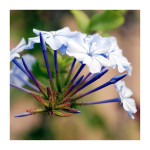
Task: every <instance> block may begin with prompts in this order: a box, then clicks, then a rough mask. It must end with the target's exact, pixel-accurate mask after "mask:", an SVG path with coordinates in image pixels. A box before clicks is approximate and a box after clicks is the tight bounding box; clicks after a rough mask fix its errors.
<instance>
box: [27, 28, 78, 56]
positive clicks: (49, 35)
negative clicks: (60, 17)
mask: <svg viewBox="0 0 150 150" xmlns="http://www.w3.org/2000/svg"><path fill="white" fill-rule="evenodd" d="M33 32H34V33H35V34H36V35H38V36H37V37H33V38H29V39H28V43H29V45H30V46H32V47H33V45H34V43H40V38H39V34H40V32H41V33H42V35H43V38H44V40H45V42H46V43H47V44H48V45H49V46H50V47H51V48H52V49H53V50H58V49H59V50H60V52H61V53H62V54H65V53H66V47H67V45H68V40H69V38H72V37H74V36H75V35H77V34H78V33H79V32H77V31H74V32H71V31H70V29H69V28H68V27H65V28H63V29H60V30H57V31H49V32H48V31H40V30H37V29H33Z"/></svg>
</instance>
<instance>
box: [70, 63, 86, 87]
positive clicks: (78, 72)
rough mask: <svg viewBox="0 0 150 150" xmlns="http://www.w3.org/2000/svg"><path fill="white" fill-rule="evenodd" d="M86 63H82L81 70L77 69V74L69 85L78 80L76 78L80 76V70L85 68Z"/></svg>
mask: <svg viewBox="0 0 150 150" xmlns="http://www.w3.org/2000/svg"><path fill="white" fill-rule="evenodd" d="M84 66H85V64H82V65H81V66H80V68H79V70H78V71H77V73H76V74H75V76H74V77H73V79H72V80H71V81H70V84H69V86H71V85H72V84H73V82H74V81H75V80H76V78H77V77H78V75H79V74H80V72H81V71H82V69H83V68H84Z"/></svg>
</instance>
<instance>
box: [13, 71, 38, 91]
mask: <svg viewBox="0 0 150 150" xmlns="http://www.w3.org/2000/svg"><path fill="white" fill-rule="evenodd" d="M15 76H16V77H17V78H18V79H19V80H20V81H22V82H23V83H25V84H26V85H28V86H29V87H30V88H32V89H34V90H35V91H37V92H39V89H38V88H37V87H36V86H35V85H33V84H32V83H30V82H29V81H27V80H24V79H23V78H22V77H21V76H19V75H17V74H16V75H15Z"/></svg>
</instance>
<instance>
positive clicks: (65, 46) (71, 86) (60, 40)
mask: <svg viewBox="0 0 150 150" xmlns="http://www.w3.org/2000/svg"><path fill="white" fill-rule="evenodd" d="M33 31H34V33H36V34H37V37H33V38H29V39H28V44H27V46H26V47H28V48H30V49H32V48H33V47H34V44H35V43H40V45H41V50H42V53H43V57H44V61H45V65H46V69H47V72H48V76H49V86H45V85H43V84H41V82H40V81H37V80H36V78H35V76H34V75H33V73H32V70H31V68H30V67H31V65H32V63H33V62H34V61H31V59H30V58H29V57H25V55H24V56H22V58H21V59H17V60H16V59H15V58H14V59H13V60H12V61H13V63H14V65H15V67H17V69H18V70H19V71H18V72H20V73H19V75H18V74H17V72H15V71H14V69H12V70H11V77H12V79H13V76H15V77H16V76H17V77H19V78H18V79H19V80H20V81H24V82H23V84H18V81H17V80H15V78H14V80H13V83H12V82H11V83H10V85H11V86H13V87H15V88H18V89H20V90H22V91H25V92H27V93H29V94H30V95H31V96H33V97H34V98H35V99H36V100H37V101H38V102H39V103H40V104H41V107H40V108H38V109H31V110H26V112H25V113H21V114H18V115H15V117H23V116H28V115H33V114H36V113H44V112H47V113H48V114H49V115H55V116H59V117H68V116H71V115H72V114H74V113H80V111H79V110H77V108H76V106H79V105H80V106H81V105H92V104H102V103H111V102H121V103H123V107H124V109H125V110H126V111H127V112H128V114H129V115H130V116H132V115H131V114H132V113H135V112H136V111H135V109H136V108H134V109H132V108H131V107H130V106H129V105H128V104H127V102H126V101H129V99H130V98H129V97H126V96H125V95H124V94H123V93H122V91H121V89H123V88H122V87H121V86H120V87H121V89H120V88H119V87H117V85H118V84H116V83H117V82H118V81H120V80H121V79H123V78H124V77H125V76H127V73H124V74H122V75H118V76H114V77H112V78H111V79H110V80H109V81H108V82H106V83H104V84H102V85H99V86H98V87H96V88H94V89H92V90H90V91H88V92H86V93H81V90H83V89H84V88H85V87H87V86H89V85H90V84H92V83H93V82H95V81H96V80H98V79H99V78H101V77H102V76H103V75H104V74H106V73H107V72H108V71H109V69H108V67H112V68H115V67H117V68H118V71H119V73H122V72H124V71H127V72H128V74H130V73H131V64H130V63H129V62H128V60H127V59H126V58H125V57H124V56H123V55H122V50H120V49H119V47H118V45H117V41H116V38H115V37H105V38H104V37H101V36H99V35H98V34H94V35H86V34H84V33H80V32H77V31H74V32H71V31H70V29H69V28H68V27H66V28H63V29H61V30H58V31H49V32H47V31H40V30H36V29H34V30H33ZM46 44H48V45H49V46H50V47H51V49H52V50H54V64H55V75H56V78H55V80H56V81H54V79H53V78H52V75H51V68H50V65H49V63H48V56H47V46H46ZM58 49H59V50H60V52H61V53H62V54H67V55H69V56H73V57H74V60H73V62H72V64H71V67H70V70H69V71H68V74H67V75H66V76H64V79H65V82H63V83H62V82H61V81H60V74H59V69H58V62H57V50H58ZM77 61H79V62H80V63H81V66H80V67H79V69H78V70H77V72H76V73H75V75H74V76H73V75H72V72H73V70H74V66H75V64H76V62H77ZM85 65H87V66H88V68H89V71H90V72H89V73H88V74H87V75H86V76H84V75H81V76H79V75H80V73H81V71H82V70H83V68H84V66H85ZM64 69H65V68H64ZM78 76H79V77H78ZM28 79H30V80H31V82H32V83H34V85H33V84H32V83H31V82H29V80H28ZM24 84H26V85H28V86H29V87H30V89H31V90H29V89H25V88H23V87H22V86H23V85H24ZM111 84H115V85H116V87H117V90H118V91H119V95H120V97H118V98H114V99H108V100H103V101H96V102H80V101H79V100H80V99H81V98H83V97H85V96H87V95H89V94H92V93H94V92H96V91H98V90H100V89H103V88H105V87H107V86H109V85H111ZM62 87H63V88H62ZM125 89H126V88H125ZM120 91H121V92H120ZM78 92H80V94H78V95H77V93H78ZM134 107H135V106H134ZM132 118H133V117H132Z"/></svg>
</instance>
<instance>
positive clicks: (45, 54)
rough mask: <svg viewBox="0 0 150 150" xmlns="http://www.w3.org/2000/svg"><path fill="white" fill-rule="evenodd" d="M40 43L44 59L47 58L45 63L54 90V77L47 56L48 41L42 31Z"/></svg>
mask: <svg viewBox="0 0 150 150" xmlns="http://www.w3.org/2000/svg"><path fill="white" fill-rule="evenodd" d="M40 44H41V49H42V52H43V56H44V60H45V64H46V68H47V72H48V76H49V81H50V85H51V88H52V90H55V86H54V82H53V78H52V76H51V72H50V66H49V63H48V58H47V48H46V43H45V40H44V38H43V35H42V33H41V32H40Z"/></svg>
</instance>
